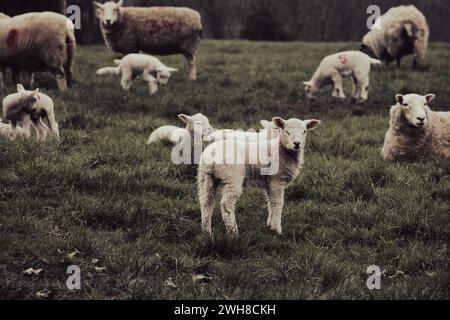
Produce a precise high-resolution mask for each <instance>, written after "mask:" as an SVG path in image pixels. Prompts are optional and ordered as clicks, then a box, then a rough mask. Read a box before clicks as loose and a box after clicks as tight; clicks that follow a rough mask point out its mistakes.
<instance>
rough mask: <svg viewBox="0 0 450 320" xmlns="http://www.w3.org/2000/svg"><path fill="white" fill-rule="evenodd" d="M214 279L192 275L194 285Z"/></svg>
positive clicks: (202, 275) (201, 275)
mask: <svg viewBox="0 0 450 320" xmlns="http://www.w3.org/2000/svg"><path fill="white" fill-rule="evenodd" d="M211 279H212V277H208V276H206V275H204V274H193V275H192V281H193V282H194V283H196V282H199V281H203V280H211Z"/></svg>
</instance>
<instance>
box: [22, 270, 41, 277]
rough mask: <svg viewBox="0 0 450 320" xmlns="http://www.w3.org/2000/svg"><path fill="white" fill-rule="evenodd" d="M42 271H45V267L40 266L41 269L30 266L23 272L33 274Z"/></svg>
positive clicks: (28, 274)
mask: <svg viewBox="0 0 450 320" xmlns="http://www.w3.org/2000/svg"><path fill="white" fill-rule="evenodd" d="M42 271H44V269H42V268H39V269H33V268H28V269H27V270H24V271H22V273H23V274H26V275H27V276H31V275H33V274H39V273H41V272H42Z"/></svg>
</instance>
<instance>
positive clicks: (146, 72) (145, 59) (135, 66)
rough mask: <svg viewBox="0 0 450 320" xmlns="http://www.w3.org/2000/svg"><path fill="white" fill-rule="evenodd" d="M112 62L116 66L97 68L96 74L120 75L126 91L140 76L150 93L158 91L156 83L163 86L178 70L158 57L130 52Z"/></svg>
mask: <svg viewBox="0 0 450 320" xmlns="http://www.w3.org/2000/svg"><path fill="white" fill-rule="evenodd" d="M114 62H115V63H116V64H117V67H105V68H101V69H98V70H97V74H98V75H104V74H117V75H122V80H121V82H120V83H121V85H122V88H123V89H124V90H127V91H128V90H130V89H131V87H132V86H133V83H134V82H135V81H136V80H137V79H139V78H141V79H142V80H144V81H146V82H148V87H149V91H150V94H151V95H153V94H155V93H156V92H157V91H158V84H160V85H162V86H165V85H166V84H167V82H168V81H169V79H170V77H171V75H172V72H176V71H178V69H175V68H171V67H168V66H166V65H165V64H164V63H162V62H161V61H160V60H159V59H157V58H155V57H153V56H150V55H147V54H139V53H132V54H128V55H126V56H125V57H123V58H122V60H114Z"/></svg>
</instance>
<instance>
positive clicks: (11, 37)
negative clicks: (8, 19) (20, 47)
mask: <svg viewBox="0 0 450 320" xmlns="http://www.w3.org/2000/svg"><path fill="white" fill-rule="evenodd" d="M18 36H19V31H17V30H16V29H12V30H11V31H10V32H9V33H8V37H7V38H6V44H7V45H8V46H14V45H16V43H17V38H18Z"/></svg>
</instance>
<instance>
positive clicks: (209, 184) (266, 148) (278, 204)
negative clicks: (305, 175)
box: [197, 118, 320, 236]
mask: <svg viewBox="0 0 450 320" xmlns="http://www.w3.org/2000/svg"><path fill="white" fill-rule="evenodd" d="M273 122H274V123H275V125H276V126H277V127H279V128H280V129H281V132H280V136H279V137H278V138H276V139H273V140H265V141H260V142H243V141H233V140H222V141H217V142H214V143H212V144H210V145H209V146H208V147H207V148H206V149H205V151H204V152H203V154H202V158H201V160H200V165H199V169H198V176H197V183H198V196H199V201H200V207H201V212H202V229H203V230H204V231H205V232H207V233H208V234H209V235H211V234H212V215H213V209H214V202H215V201H214V198H215V193H216V191H217V190H220V191H221V193H222V199H221V201H220V209H221V212H222V219H223V221H224V223H225V226H226V229H227V232H228V233H229V234H231V235H233V236H236V235H237V234H238V227H237V224H236V218H235V205H236V202H237V200H238V199H239V197H240V195H241V194H242V191H243V188H244V187H252V188H253V187H256V188H258V189H260V190H262V191H263V192H264V194H265V195H266V198H267V203H268V209H269V216H268V219H267V225H268V226H270V228H271V229H272V230H274V231H275V232H277V233H278V234H280V233H281V232H282V230H281V214H282V211H283V206H284V192H285V190H286V188H287V187H288V186H289V184H290V183H291V182H292V181H293V180H294V179H295V178H296V177H297V176H298V174H299V172H300V169H301V167H302V165H303V162H304V152H305V144H306V136H307V131H308V130H311V129H314V128H316V127H317V126H318V125H319V124H320V121H319V120H305V121H302V120H299V119H289V120H283V119H281V118H274V119H273ZM252 150H253V151H254V150H258V151H257V152H252ZM268 168H270V170H267V169H268ZM274 168H275V169H276V170H275V171H271V170H272V169H274Z"/></svg>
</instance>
